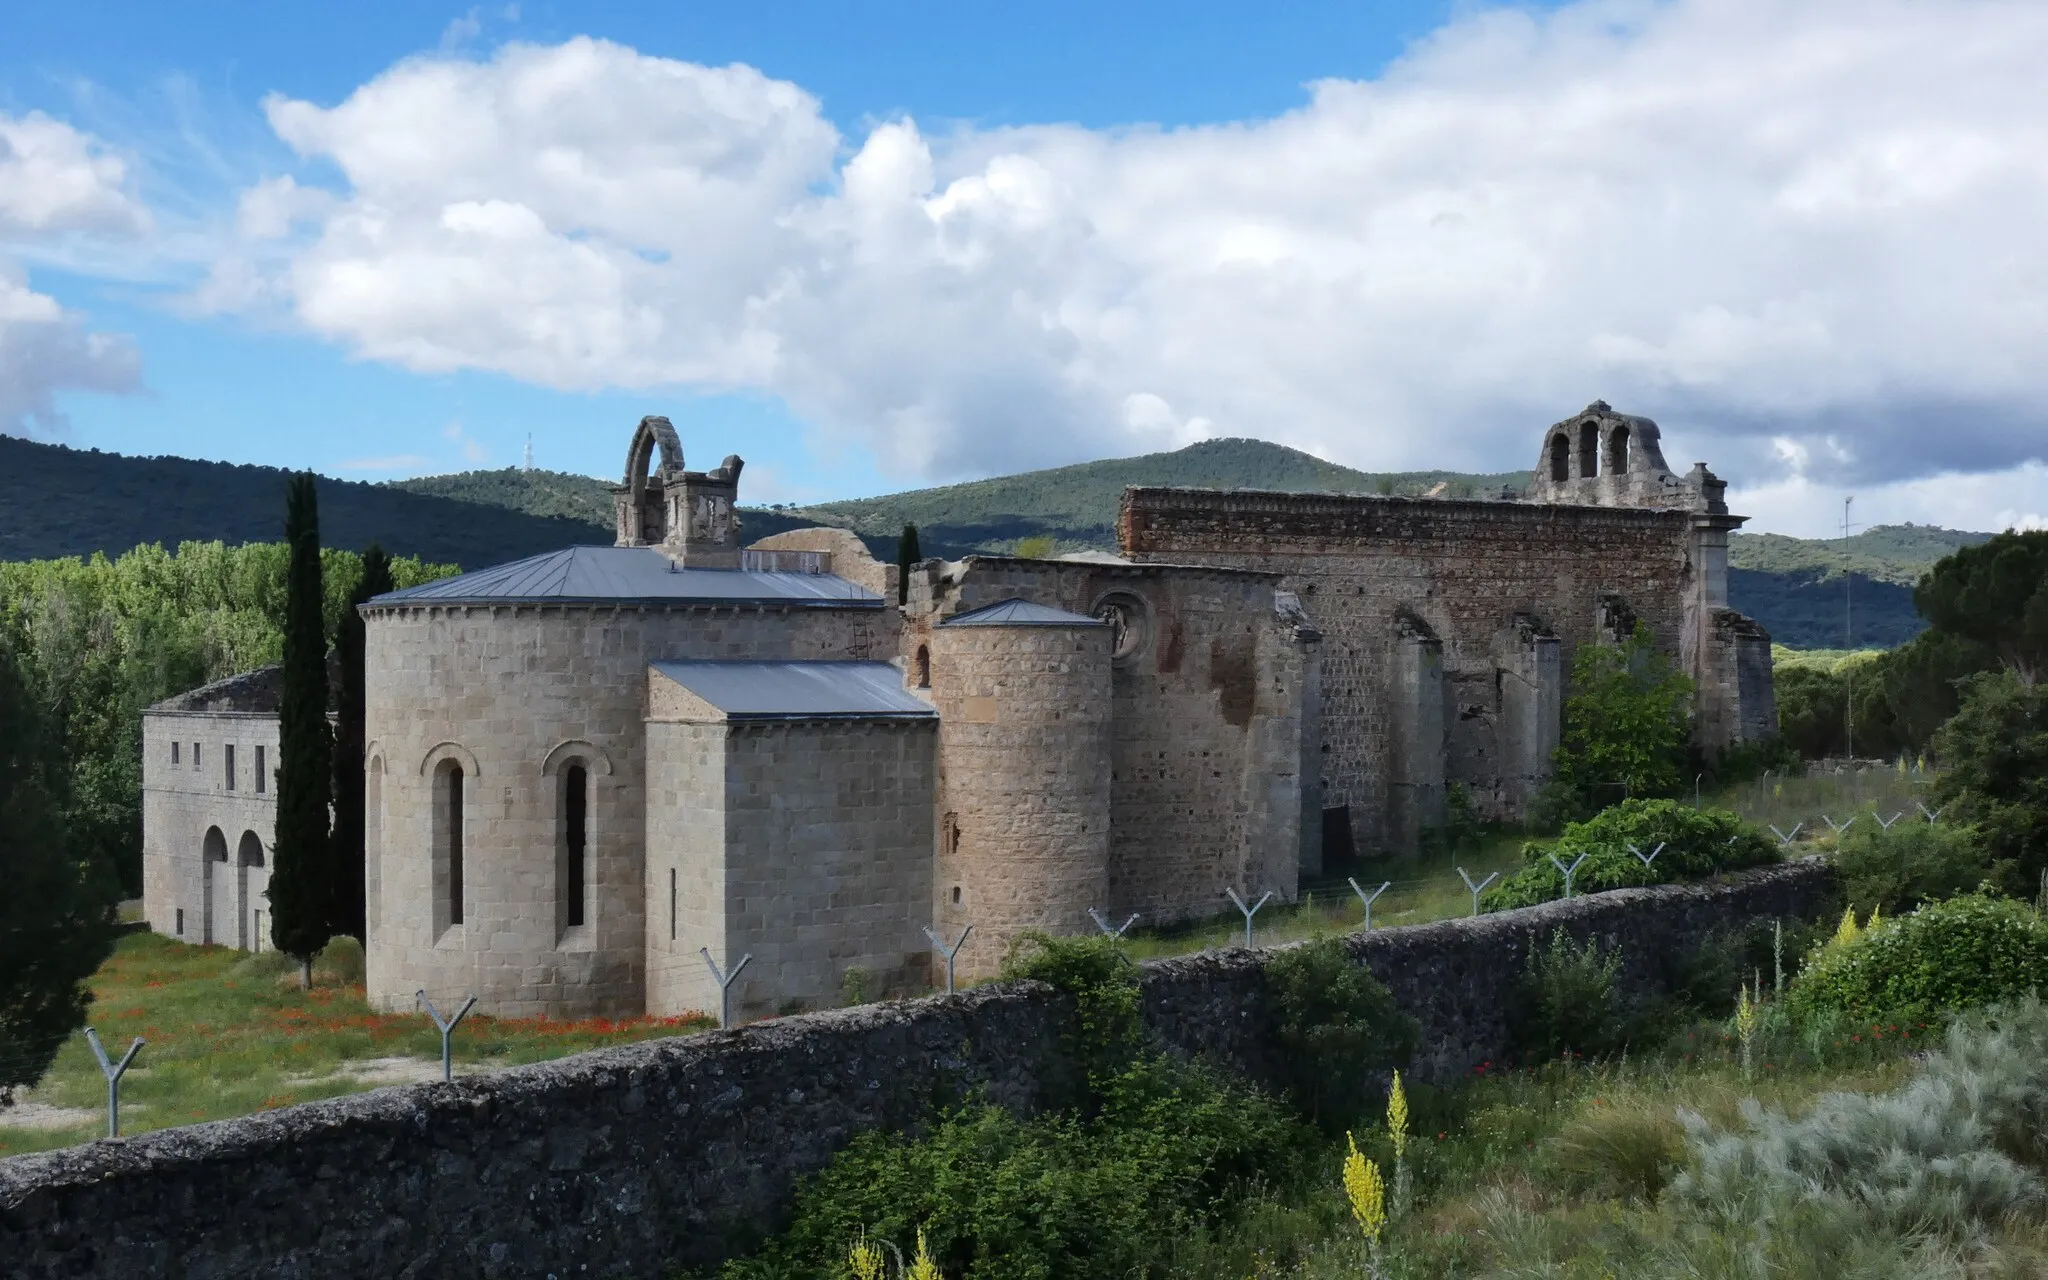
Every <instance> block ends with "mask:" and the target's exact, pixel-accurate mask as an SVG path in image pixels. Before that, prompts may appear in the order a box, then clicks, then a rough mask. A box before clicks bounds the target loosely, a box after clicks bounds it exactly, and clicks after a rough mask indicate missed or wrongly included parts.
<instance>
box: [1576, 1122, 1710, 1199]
mask: <svg viewBox="0 0 2048 1280" xmlns="http://www.w3.org/2000/svg"><path fill="white" fill-rule="evenodd" d="M1548 1154H1549V1157H1550V1162H1551V1164H1553V1165H1554V1166H1555V1167H1556V1169H1557V1171H1558V1172H1559V1173H1561V1174H1562V1175H1563V1176H1564V1181H1565V1184H1566V1185H1567V1186H1569V1187H1570V1188H1571V1189H1573V1190H1574V1191H1580V1192H1588V1191H1590V1192H1593V1193H1596V1194H1604V1195H1623V1196H1634V1197H1637V1198H1639V1199H1642V1200H1646V1201H1647V1200H1655V1199H1656V1198H1657V1196H1658V1193H1660V1192H1662V1191H1663V1190H1664V1187H1665V1186H1666V1184H1668V1183H1669V1182H1670V1181H1671V1178H1672V1175H1674V1174H1676V1173H1677V1172H1678V1169H1679V1165H1680V1163H1681V1162H1682V1161H1683V1160H1684V1158H1685V1130H1684V1129H1682V1128H1680V1127H1679V1124H1678V1117H1677V1115H1676V1114H1675V1113H1674V1112H1673V1110H1672V1109H1671V1108H1670V1107H1668V1106H1655V1105H1651V1104H1649V1103H1645V1102H1640V1101H1633V1102H1624V1103H1622V1104H1620V1105H1610V1104H1608V1103H1606V1102H1605V1101H1604V1100H1601V1099H1596V1100H1595V1101H1594V1102H1593V1103H1592V1104H1591V1105H1589V1106H1588V1107H1586V1108H1585V1109H1583V1110H1581V1111H1580V1112H1579V1114H1578V1115H1576V1116H1574V1117H1573V1118H1572V1119H1571V1120H1570V1121H1568V1122H1567V1123H1566V1124H1565V1126H1564V1128H1562V1129H1560V1130H1559V1131H1558V1134H1557V1136H1556V1137H1555V1138H1553V1139H1552V1140H1551V1144H1550V1150H1549V1153H1548Z"/></svg>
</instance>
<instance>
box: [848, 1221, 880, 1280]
mask: <svg viewBox="0 0 2048 1280" xmlns="http://www.w3.org/2000/svg"><path fill="white" fill-rule="evenodd" d="M885 1265H886V1264H885V1263H884V1260H883V1258H882V1248H881V1246H880V1245H878V1244H876V1243H875V1242H874V1241H872V1240H870V1239H868V1234H867V1232H865V1231H863V1232H861V1233H860V1239H858V1240H855V1241H854V1242H853V1247H852V1248H850V1249H848V1250H847V1251H846V1269H847V1270H848V1271H850V1272H852V1273H853V1280H882V1277H883V1274H884V1272H883V1267H884V1266H885Z"/></svg>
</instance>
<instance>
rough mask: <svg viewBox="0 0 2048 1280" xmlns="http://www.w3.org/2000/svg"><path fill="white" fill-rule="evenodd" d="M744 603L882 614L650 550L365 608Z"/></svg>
mask: <svg viewBox="0 0 2048 1280" xmlns="http://www.w3.org/2000/svg"><path fill="white" fill-rule="evenodd" d="M697 602H702V603H710V604H750V603H771V602H772V603H777V604H799V605H806V604H807V605H829V606H836V607H842V608H844V607H853V608H860V607H863V606H866V607H872V608H877V609H879V608H881V607H882V603H883V602H882V597H880V596H878V595H876V594H875V593H874V592H872V591H869V590H868V589H867V588H865V587H861V586H856V585H855V584H853V583H851V582H848V581H847V580H846V579H844V578H841V577H837V576H835V575H833V574H829V573H764V572H759V571H755V570H748V569H678V568H675V567H674V565H673V562H671V561H670V560H669V558H668V557H667V556H664V555H663V554H661V552H659V551H657V550H655V549H654V548H653V547H564V548H563V549H562V550H560V551H550V552H548V553H547V554H545V555H538V556H530V557H528V558H527V559H525V560H514V561H513V562H512V563H511V564H501V565H498V566H496V567H495V568H490V569H479V570H477V571H476V572H475V573H463V574H457V575H456V576H455V577H453V578H443V579H441V580H440V581H438V582H428V583H424V584H422V585H420V586H417V587H407V588H406V589H405V590H403V591H391V592H386V593H385V594H384V595H381V596H378V597H376V598H375V599H374V600H372V601H371V602H370V603H372V604H380V605H385V604H504V603H534V604H689V603H697Z"/></svg>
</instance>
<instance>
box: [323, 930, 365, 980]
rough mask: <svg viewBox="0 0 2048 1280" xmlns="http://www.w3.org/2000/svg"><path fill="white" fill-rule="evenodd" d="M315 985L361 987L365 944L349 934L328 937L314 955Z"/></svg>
mask: <svg viewBox="0 0 2048 1280" xmlns="http://www.w3.org/2000/svg"><path fill="white" fill-rule="evenodd" d="M313 985H314V986H316V987H359V986H361V985H363V944H362V943H360V942H358V941H357V940H356V939H354V938H352V937H350V936H349V935H347V934H345V933H344V934H342V935H340V936H339V937H335V938H330V939H328V942H327V945H326V946H324V947H322V948H320V954H319V955H317V956H314V957H313Z"/></svg>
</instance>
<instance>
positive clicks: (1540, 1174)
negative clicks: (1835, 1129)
mask: <svg viewBox="0 0 2048 1280" xmlns="http://www.w3.org/2000/svg"><path fill="white" fill-rule="evenodd" d="M1938 1034H1939V1033H1938V1031H1936V1030H1934V1029H1930V1028H1927V1027H1925V1026H1918V1025H1907V1026H1898V1025H1896V1024H1876V1025H1870V1026H1864V1025H1860V1024H1859V1025H1856V1026H1848V1025H1843V1026H1840V1027H1838V1028H1835V1029H1834V1030H1833V1031H1832V1032H1831V1033H1830V1034H1828V1035H1825V1036H1822V1037H1819V1038H1817V1039H1816V1038H1813V1037H1810V1036H1809V1037H1805V1039H1806V1040H1807V1041H1809V1042H1808V1043H1800V1042H1799V1040H1800V1038H1799V1037H1794V1036H1791V1035H1789V1034H1787V1035H1783V1036H1780V1037H1778V1038H1777V1039H1776V1040H1775V1041H1773V1040H1772V1039H1771V1038H1769V1037H1766V1038H1765V1039H1764V1040H1763V1041H1761V1042H1760V1043H1759V1044H1758V1045H1757V1046H1756V1053H1755V1057H1754V1060H1753V1067H1752V1070H1751V1071H1750V1072H1749V1073H1747V1074H1745V1072H1744V1071H1743V1069H1742V1066H1741V1063H1740V1054H1739V1049H1738V1047H1737V1045H1736V1042H1735V1041H1734V1040H1733V1038H1732V1037H1729V1036H1727V1035H1725V1034H1722V1033H1721V1032H1720V1030H1719V1029H1717V1028H1714V1027H1711V1026H1707V1027H1702V1028H1699V1029H1697V1030H1695V1031H1693V1032H1690V1033H1686V1034H1682V1035H1681V1036H1679V1037H1678V1038H1677V1039H1676V1040H1674V1041H1673V1042H1672V1043H1670V1044H1669V1045H1668V1046H1665V1047H1664V1048H1662V1049H1659V1050H1657V1051H1654V1052H1651V1053H1646V1054H1643V1055H1641V1056H1638V1057H1634V1058H1629V1057H1623V1058H1621V1059H1618V1060H1615V1061H1610V1062H1605V1063H1601V1064H1598V1065H1582V1064H1576V1063H1571V1062H1559V1063H1553V1064H1551V1065H1549V1066H1546V1067H1541V1068H1538V1069H1534V1070H1525V1071H1510V1072H1501V1073H1498V1074H1495V1073H1487V1072H1482V1073H1481V1074H1480V1075H1478V1076H1475V1078H1473V1079H1472V1080H1470V1081H1468V1082H1466V1083H1465V1084H1463V1085H1460V1086H1458V1087H1456V1088H1453V1089H1448V1090H1427V1089H1415V1090H1413V1091H1412V1094H1411V1100H1412V1103H1413V1106H1414V1117H1413V1120H1412V1121H1411V1133H1412V1136H1411V1138H1410V1141H1409V1146H1408V1156H1407V1168H1408V1172H1409V1176H1410V1179H1411V1182H1412V1187H1413V1194H1412V1204H1411V1206H1410V1207H1409V1208H1408V1209H1407V1210H1406V1211H1405V1212H1404V1211H1402V1210H1401V1209H1400V1208H1399V1207H1398V1206H1397V1207H1396V1208H1395V1209H1394V1210H1393V1211H1392V1214H1391V1216H1392V1222H1391V1223H1390V1224H1389V1228H1388V1232H1387V1237H1386V1240H1385V1245H1384V1247H1383V1249H1382V1251H1381V1254H1380V1257H1379V1259H1378V1261H1377V1264H1376V1265H1374V1264H1373V1262H1372V1260H1371V1258H1370V1256H1369V1254H1368V1251H1367V1249H1366V1247H1365V1245H1364V1242H1363V1240H1362V1238H1361V1236H1360V1233H1359V1231H1358V1229H1357V1227H1356V1225H1355V1224H1354V1222H1353V1221H1352V1218H1351V1211H1350V1209H1349V1207H1348V1205H1347V1204H1346V1202H1345V1199H1344V1196H1343V1191H1342V1187H1341V1183H1340V1177H1339V1171H1340V1169H1341V1165H1342V1160H1343V1154H1344V1147H1343V1144H1342V1143H1341V1142H1340V1143H1338V1144H1335V1145H1333V1146H1332V1147H1331V1148H1330V1150H1329V1151H1328V1153H1327V1157H1326V1160H1325V1161H1324V1163H1326V1164H1327V1165H1328V1166H1329V1176H1328V1177H1327V1178H1326V1179H1325V1180H1324V1184H1323V1185H1322V1186H1321V1187H1320V1188H1319V1189H1318V1192H1317V1193H1316V1194H1313V1195H1310V1196H1308V1197H1306V1198H1304V1197H1301V1196H1300V1195H1298V1194H1275V1195H1270V1196H1262V1197H1256V1198H1254V1200H1253V1202H1252V1203H1251V1204H1250V1205H1248V1206H1247V1207H1246V1209H1245V1210H1244V1211H1243V1212H1242V1213H1241V1214H1240V1215H1239V1216H1238V1217H1237V1219H1236V1221H1235V1222H1234V1223H1233V1224H1232V1226H1231V1228H1230V1229H1228V1230H1226V1231H1223V1232H1219V1233H1217V1234H1216V1235H1214V1236H1211V1237H1205V1238H1198V1239H1192V1240H1189V1241H1188V1242H1186V1244H1185V1246H1184V1250H1183V1252H1182V1254H1181V1256H1177V1257H1175V1258H1174V1259H1172V1261H1171V1263H1170V1264H1169V1266H1168V1268H1167V1270H1168V1273H1169V1274H1171V1275H1173V1276H1176V1277H1185V1278H1186V1280H1244V1278H1246V1277H1250V1278H1251V1280H1277V1278H1278V1277H1283V1276H1286V1277H1300V1278H1302V1280H1310V1278H1315V1280H1322V1278H1324V1277H1330V1278H1334V1277H1339V1276H1345V1277H1353V1276H1360V1275H1375V1274H1376V1275H1379V1276H1383V1277H1411V1276H1412V1277H1424V1276H1447V1275H1459V1276H1489V1277H1539V1276H1542V1277H1585V1278H1586V1280H1600V1278H1603V1277H1634V1276H1643V1277H1649V1276H1660V1277H1661V1276H1671V1275H1697V1276H1708V1275H1711V1276H1751V1275H1754V1276H1757V1277H1759V1280H1761V1277H1763V1276H1765V1275H1770V1276H1809V1275H1810V1276H1820V1275H1852V1274H1853V1275H1865V1274H1870V1275H1884V1276H1891V1275H1907V1274H1911V1275H1929V1276H1932V1275H1950V1274H1956V1275H1960V1274H1965V1272H1964V1271H1963V1270H1961V1269H1956V1270H1953V1271H1952V1270H1950V1269H1949V1268H1947V1267H1945V1266H1941V1265H1931V1264H1930V1265H1928V1266H1927V1267H1926V1268H1925V1269H1924V1270H1915V1269H1914V1268H1913V1267H1912V1266H1911V1265H1910V1264H1908V1265H1906V1266H1904V1267H1902V1268H1901V1269H1899V1270H1896V1271H1895V1270H1893V1269H1890V1267H1888V1266H1880V1267H1879V1269H1877V1270H1874V1271H1867V1270H1864V1269H1860V1268H1859V1267H1858V1266H1857V1263H1858V1262H1859V1261H1868V1259H1859V1258H1857V1257H1854V1256H1853V1255H1856V1254H1858V1253H1860V1252H1864V1251H1866V1250H1867V1248H1868V1247H1869V1246H1870V1245H1890V1246H1896V1244H1897V1242H1896V1241H1869V1242H1861V1243H1859V1242H1855V1241H1849V1242H1844V1241H1842V1240H1839V1239H1834V1238H1831V1237H1829V1236H1828V1235H1827V1234H1826V1233H1825V1232H1817V1233H1816V1235H1815V1238H1814V1239H1813V1240H1811V1241H1802V1240H1799V1239H1797V1238H1793V1239H1778V1240H1774V1241H1762V1242H1760V1241H1757V1240H1753V1239H1749V1238H1747V1237H1746V1236H1744V1235H1743V1234H1742V1232H1740V1231H1738V1230H1731V1224H1729V1223H1727V1222H1708V1221H1705V1220H1703V1219H1700V1218H1697V1217H1696V1216H1695V1215H1693V1214H1692V1213H1691V1212H1690V1211H1689V1210H1687V1209H1686V1208H1684V1207H1683V1206H1682V1205H1681V1204H1680V1203H1678V1202H1677V1201H1676V1199H1675V1198H1674V1197H1672V1196H1670V1195H1668V1194H1666V1188H1667V1187H1668V1185H1669V1182H1670V1180H1671V1179H1672V1177H1673V1176H1675V1175H1676V1174H1677V1173H1678V1172H1679V1171H1680V1170H1681V1169H1682V1168H1683V1167H1685V1165H1686V1163H1687V1159H1686V1139H1685V1132H1684V1129H1683V1128H1682V1126H1681V1122H1680V1118H1679V1117H1680V1112H1681V1110H1683V1111H1687V1112H1691V1113H1692V1114H1694V1115H1697V1116H1701V1117H1703V1118H1704V1119H1705V1120H1706V1121H1707V1122H1708V1123H1709V1124H1711V1125H1712V1126H1713V1127H1714V1128H1715V1129H1716V1130H1717V1131H1723V1132H1726V1131H1732V1130H1739V1129H1741V1128H1742V1127H1743V1124H1744V1116H1745V1112H1746V1111H1747V1110H1748V1109H1749V1108H1750V1107H1753V1106H1760V1107H1762V1108H1765V1109H1774V1110H1777V1111H1781V1112H1784V1113H1787V1114H1789V1115H1791V1116H1795V1117H1796V1116H1799V1115H1802V1114H1804V1113H1806V1112H1808V1111H1809V1110H1811V1109H1812V1107H1813V1106H1814V1104H1815V1103H1816V1101H1817V1100H1818V1099H1819V1098H1820V1097H1821V1095H1822V1094H1823V1093H1826V1092H1830V1091H1835V1092H1856V1093H1876V1092H1883V1091H1889V1090H1893V1089H1897V1088H1899V1087H1900V1086H1902V1085H1903V1084H1905V1083H1906V1082H1907V1081H1908V1080H1909V1079H1910V1078H1911V1076H1912V1074H1913V1071H1914V1068H1915V1065H1916V1059H1917V1058H1918V1057H1919V1056H1920V1054H1921V1052H1922V1050H1924V1048H1926V1047H1928V1046H1929V1045H1930V1044H1931V1043H1933V1042H1935V1038H1936V1037H1937V1036H1938ZM1357 1139H1358V1144H1359V1147H1360V1149H1361V1150H1363V1151H1365V1152H1366V1153H1367V1154H1368V1155H1370V1156H1373V1157H1374V1158H1376V1159H1377V1160H1378V1161H1380V1162H1381V1164H1382V1165H1383V1166H1385V1167H1386V1168H1387V1169H1388V1170H1389V1173H1390V1174H1391V1171H1392V1168H1393V1161H1392V1151H1391V1147H1390V1144H1389V1143H1388V1141H1387V1138H1386V1134H1385V1133H1384V1131H1375V1132H1371V1133H1367V1132H1364V1131H1363V1130H1361V1131H1360V1132H1359V1133H1358V1135H1357ZM1786 1225H1787V1226H1788V1227H1790V1226H1791V1225H1792V1224H1790V1223H1788V1224H1786ZM1795 1230H1796V1229H1795ZM1998 1235H2000V1236H2003V1238H2002V1239H2000V1238H1991V1239H1986V1240H1985V1241H1983V1245H1982V1248H1981V1250H1980V1258H1985V1259H1988V1258H1989V1257H1990V1256H1992V1255H1993V1254H2003V1255H2004V1257H2003V1261H2004V1262H2005V1263H2006V1264H2007V1266H2006V1268H2004V1269H1998V1268H1988V1269H1985V1270H1982V1271H1969V1272H1968V1274H1973V1275H1974V1274H1983V1275H2038V1274H2042V1273H2041V1272H2037V1271H2031V1270H2025V1269H2022V1268H2024V1267H2025V1266H2026V1265H2027V1264H2028V1263H2038V1262H2040V1261H2041V1259H2042V1257H2043V1255H2042V1254H2041V1253H2040V1252H2039V1249H2040V1246H2041V1245H2043V1244H2044V1243H2048V1230H2043V1228H2042V1225H2041V1224H2040V1223H2039V1222H2012V1223H2007V1224H2004V1225H2003V1227H2002V1229H2001V1231H2000V1232H1999V1233H1998ZM1710 1255H1712V1256H1710ZM1835 1257H1838V1258H1839V1259H1840V1262H1841V1264H1842V1265H1841V1268H1840V1269H1835V1268H1834V1267H1832V1266H1830V1265H1829V1259H1830V1258H1835ZM1758 1259H1768V1260H1769V1263H1771V1264H1773V1265H1765V1266H1753V1265H1751V1264H1752V1263H1753V1262H1755V1261H1756V1260H1758ZM1893 1261H1898V1260H1896V1259H1894V1260H1893ZM1802 1264H1803V1265H1802ZM1816 1265H1817V1269H1809V1268H1813V1267H1815V1266H1816Z"/></svg>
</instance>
